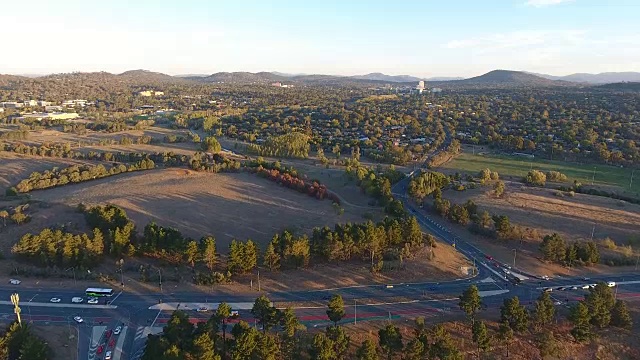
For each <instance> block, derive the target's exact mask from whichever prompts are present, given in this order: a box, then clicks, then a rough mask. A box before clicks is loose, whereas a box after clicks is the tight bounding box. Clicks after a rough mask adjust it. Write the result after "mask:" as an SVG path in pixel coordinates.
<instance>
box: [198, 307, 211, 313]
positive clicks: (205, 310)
mask: <svg viewBox="0 0 640 360" xmlns="http://www.w3.org/2000/svg"><path fill="white" fill-rule="evenodd" d="M196 311H197V312H207V311H209V308H207V307H204V306H201V307H199V308H197V309H196Z"/></svg>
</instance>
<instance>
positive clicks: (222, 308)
mask: <svg viewBox="0 0 640 360" xmlns="http://www.w3.org/2000/svg"><path fill="white" fill-rule="evenodd" d="M229 316H231V306H229V304H227V303H226V302H221V303H220V304H218V308H217V309H216V313H215V315H214V317H215V321H216V323H217V324H220V327H222V356H223V357H225V356H227V320H228V319H229Z"/></svg>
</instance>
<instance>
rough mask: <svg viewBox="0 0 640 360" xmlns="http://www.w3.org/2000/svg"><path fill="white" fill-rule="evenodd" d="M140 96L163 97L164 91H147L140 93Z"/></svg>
mask: <svg viewBox="0 0 640 360" xmlns="http://www.w3.org/2000/svg"><path fill="white" fill-rule="evenodd" d="M138 95H140V96H163V95H164V92H163V91H154V90H145V91H140V92H139V93H138Z"/></svg>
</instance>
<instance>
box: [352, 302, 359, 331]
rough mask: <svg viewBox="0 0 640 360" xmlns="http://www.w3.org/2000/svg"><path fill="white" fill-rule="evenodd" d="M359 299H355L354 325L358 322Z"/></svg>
mask: <svg viewBox="0 0 640 360" xmlns="http://www.w3.org/2000/svg"><path fill="white" fill-rule="evenodd" d="M357 301H358V300H356V299H353V325H355V324H356V323H357V322H358V302H357Z"/></svg>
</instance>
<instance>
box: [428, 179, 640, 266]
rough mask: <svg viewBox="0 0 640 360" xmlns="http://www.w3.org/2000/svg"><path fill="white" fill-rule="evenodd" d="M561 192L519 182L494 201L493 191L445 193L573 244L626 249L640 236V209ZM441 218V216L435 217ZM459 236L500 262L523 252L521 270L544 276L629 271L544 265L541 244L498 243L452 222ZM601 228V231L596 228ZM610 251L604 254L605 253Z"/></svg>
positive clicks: (525, 226)
mask: <svg viewBox="0 0 640 360" xmlns="http://www.w3.org/2000/svg"><path fill="white" fill-rule="evenodd" d="M555 194H556V191H555V190H550V189H541V188H532V187H525V186H522V185H520V184H517V183H508V184H507V187H506V191H505V194H504V195H503V196H502V197H501V198H496V197H495V196H493V194H492V192H491V190H490V188H489V187H484V188H478V189H472V190H465V191H461V192H459V191H453V190H448V191H445V192H444V194H443V196H444V198H446V199H448V200H450V201H451V202H452V203H458V204H461V203H464V202H465V201H467V200H473V201H474V202H475V203H476V204H477V205H478V208H479V210H480V211H482V210H487V211H489V213H491V214H499V215H507V216H508V217H509V219H510V221H511V223H512V224H517V225H520V226H522V227H524V228H525V229H530V230H533V229H535V230H536V231H537V232H538V234H540V236H544V235H546V234H551V233H554V232H556V233H558V234H561V235H562V236H563V238H564V239H565V240H567V241H574V240H589V239H591V232H592V231H593V238H594V240H596V241H602V240H603V239H605V238H607V237H609V238H611V239H612V240H614V241H615V242H616V244H618V245H626V244H627V241H628V240H629V239H631V238H634V239H637V238H638V237H639V236H640V206H639V205H634V204H630V203H626V202H621V201H619V200H615V199H610V198H605V197H598V196H592V195H584V194H575V197H570V196H562V197H559V196H557V195H555ZM434 216H437V215H434ZM447 226H448V227H450V228H451V229H452V230H453V231H454V232H455V233H456V234H457V235H458V236H460V237H462V238H464V239H468V240H471V241H472V242H474V243H476V244H479V245H481V246H482V248H483V249H484V250H485V251H487V252H488V253H489V254H491V255H493V256H494V257H495V258H497V259H499V260H501V261H503V262H506V263H511V262H512V261H513V256H514V252H513V249H514V248H516V249H517V258H516V261H517V265H518V267H521V268H523V269H526V270H529V271H530V272H533V273H538V274H549V275H551V274H571V273H577V272H582V271H589V272H599V271H602V270H605V269H606V270H607V271H609V272H610V271H617V270H621V271H624V270H629V269H625V268H622V267H620V268H611V267H606V268H605V267H604V266H599V267H592V268H574V269H569V268H565V267H562V266H559V265H555V264H548V263H543V262H542V261H540V260H539V259H538V258H539V257H540V252H539V251H538V247H539V240H538V241H532V240H527V239H524V241H523V242H517V241H509V242H504V241H498V240H493V239H488V238H486V237H482V236H478V235H474V234H472V233H470V232H469V231H467V230H466V229H464V228H463V227H461V226H458V225H454V224H452V223H450V222H448V223H447ZM594 226H595V228H594ZM607 251H608V250H605V249H601V252H607Z"/></svg>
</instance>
